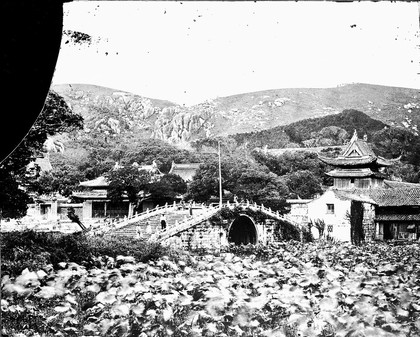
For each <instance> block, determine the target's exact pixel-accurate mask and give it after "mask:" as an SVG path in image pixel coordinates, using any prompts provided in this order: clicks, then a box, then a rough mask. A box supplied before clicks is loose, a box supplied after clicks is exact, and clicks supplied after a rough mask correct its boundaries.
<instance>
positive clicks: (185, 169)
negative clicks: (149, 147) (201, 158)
mask: <svg viewBox="0 0 420 337" xmlns="http://www.w3.org/2000/svg"><path fill="white" fill-rule="evenodd" d="M200 165H201V163H188V164H175V162H172V166H171V169H170V171H169V174H177V175H179V176H180V177H181V178H182V179H183V180H184V181H191V180H192V179H193V177H194V175H195V173H196V172H197V170H198V169H199V167H200Z"/></svg>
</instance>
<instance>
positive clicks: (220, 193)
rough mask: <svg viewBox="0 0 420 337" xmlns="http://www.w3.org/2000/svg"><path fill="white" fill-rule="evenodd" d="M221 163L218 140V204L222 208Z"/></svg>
mask: <svg viewBox="0 0 420 337" xmlns="http://www.w3.org/2000/svg"><path fill="white" fill-rule="evenodd" d="M222 204H223V201H222V163H221V160H220V141H219V206H220V208H222Z"/></svg>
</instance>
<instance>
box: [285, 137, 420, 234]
mask: <svg viewBox="0 0 420 337" xmlns="http://www.w3.org/2000/svg"><path fill="white" fill-rule="evenodd" d="M318 157H319V159H320V160H321V161H322V162H324V163H326V164H328V165H329V166H331V168H332V170H331V171H329V172H327V173H326V174H327V175H329V176H330V177H332V178H333V180H334V184H333V186H331V187H329V188H328V189H327V190H326V191H325V192H324V193H323V194H322V195H321V196H319V197H318V198H315V199H305V200H302V199H293V200H288V202H289V203H290V205H291V213H290V216H291V217H292V218H294V219H295V220H297V221H299V222H300V223H302V224H304V225H308V224H311V223H315V222H320V221H321V222H323V223H324V224H325V233H326V235H328V236H330V237H332V238H335V239H337V240H342V241H352V235H353V234H354V228H353V227H352V226H354V220H355V218H356V217H357V214H356V213H357V212H356V213H355V210H357V207H359V209H360V212H359V213H360V214H361V215H360V216H359V218H360V219H359V220H358V221H360V222H361V227H362V228H363V231H362V232H363V233H362V235H363V238H364V240H367V241H369V240H390V239H406V240H418V239H419V237H420V184H413V183H407V182H400V181H393V180H389V179H388V176H387V174H386V168H387V167H390V166H391V165H393V164H394V163H395V162H396V161H398V160H399V158H397V159H391V160H389V159H385V158H383V157H380V156H377V155H376V154H375V153H374V152H373V151H372V149H371V148H370V146H369V144H368V143H367V137H366V136H365V137H363V139H360V138H359V137H358V135H357V132H356V131H355V132H354V135H353V137H352V138H351V140H350V142H349V144H348V145H347V147H346V148H345V149H344V150H343V152H342V153H341V154H340V155H339V156H337V157H335V158H330V157H326V156H322V155H319V156H318ZM355 206H357V207H355ZM352 233H353V234H352ZM317 234H318V233H317V231H316V230H315V231H314V235H315V236H316V235H317Z"/></svg>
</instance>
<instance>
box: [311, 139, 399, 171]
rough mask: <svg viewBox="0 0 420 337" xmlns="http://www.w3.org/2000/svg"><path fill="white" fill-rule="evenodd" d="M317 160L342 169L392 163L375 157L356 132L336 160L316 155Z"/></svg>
mask: <svg viewBox="0 0 420 337" xmlns="http://www.w3.org/2000/svg"><path fill="white" fill-rule="evenodd" d="M318 158H319V159H320V160H321V161H323V162H324V163H326V164H328V165H332V166H344V167H346V166H348V167H354V166H368V165H375V166H390V165H392V164H393V162H394V161H393V160H389V159H385V158H383V157H379V156H376V155H375V153H374V152H373V151H372V149H371V148H370V146H369V145H368V143H367V142H366V141H364V140H361V139H359V138H357V132H356V131H355V132H354V135H353V137H352V138H351V140H350V143H349V144H348V145H347V147H346V149H345V150H344V151H343V153H342V154H341V155H339V156H337V157H336V158H330V157H326V156H322V155H318Z"/></svg>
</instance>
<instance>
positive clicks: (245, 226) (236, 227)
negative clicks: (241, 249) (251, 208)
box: [228, 215, 257, 245]
mask: <svg viewBox="0 0 420 337" xmlns="http://www.w3.org/2000/svg"><path fill="white" fill-rule="evenodd" d="M228 240H229V242H232V243H234V244H235V245H240V244H243V245H247V244H248V243H251V244H256V243H257V230H256V229H255V226H254V223H253V222H252V220H251V219H250V218H248V217H247V216H244V215H241V216H240V217H239V218H237V219H235V221H233V223H232V225H231V226H230V230H229V239H228Z"/></svg>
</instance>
